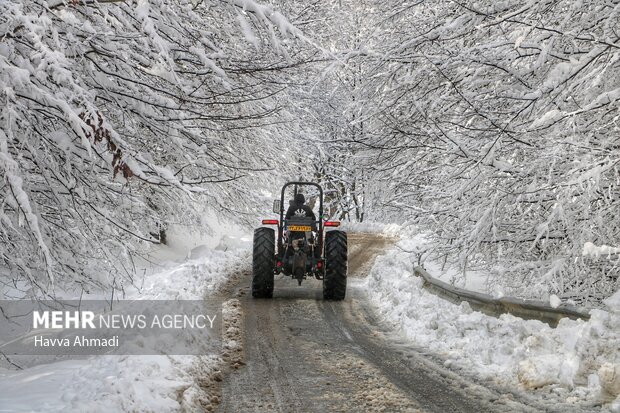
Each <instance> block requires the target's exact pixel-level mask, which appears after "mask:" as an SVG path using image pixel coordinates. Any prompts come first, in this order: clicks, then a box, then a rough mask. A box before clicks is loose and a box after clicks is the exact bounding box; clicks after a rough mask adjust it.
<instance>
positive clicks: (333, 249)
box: [323, 231, 347, 300]
mask: <svg viewBox="0 0 620 413" xmlns="http://www.w3.org/2000/svg"><path fill="white" fill-rule="evenodd" d="M346 291H347V233H346V232H344V231H328V232H326V233H325V276H324V277H323V298H324V299H325V300H344V296H345V293H346Z"/></svg>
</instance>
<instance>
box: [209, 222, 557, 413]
mask: <svg viewBox="0 0 620 413" xmlns="http://www.w3.org/2000/svg"><path fill="white" fill-rule="evenodd" d="M393 242H394V240H392V239H389V238H385V237H382V236H379V235H372V234H349V279H348V286H347V297H346V299H345V300H344V301H341V302H330V301H323V298H322V289H321V281H318V280H305V281H304V283H303V284H302V286H301V287H299V286H297V282H296V281H293V280H291V279H290V278H288V277H281V276H277V277H276V283H275V290H274V297H273V299H253V298H252V297H251V294H250V288H249V286H250V274H246V275H245V276H244V277H242V278H241V279H240V281H239V282H238V284H237V285H236V287H233V288H232V289H231V293H232V294H233V295H234V296H236V297H237V298H238V299H239V303H240V307H241V314H242V317H243V320H242V321H243V332H242V336H243V337H242V338H240V339H241V340H242V342H243V361H242V362H241V363H240V365H241V367H238V368H235V369H232V370H231V371H230V372H229V373H227V374H226V375H225V376H224V379H223V382H222V383H221V401H220V404H219V410H218V411H220V412H230V413H236V412H272V411H273V412H442V413H446V412H536V411H549V410H548V409H545V407H543V406H540V405H537V403H536V402H535V401H532V400H530V401H529V402H525V401H524V400H520V399H519V398H518V397H515V395H514V394H512V393H510V392H506V391H502V390H498V389H492V388H490V387H488V386H484V385H480V384H476V383H474V382H473V380H472V379H471V378H467V377H463V376H462V375H459V374H456V373H455V372H453V371H451V370H449V369H447V368H445V367H443V366H442V364H441V361H440V360H436V359H434V358H433V356H432V355H428V354H425V352H424V351H421V350H419V349H415V348H414V347H412V343H408V342H405V341H404V340H400V339H399V338H398V332H397V331H393V330H390V329H389V328H388V327H387V326H384V325H382V324H383V323H382V322H381V320H378V319H377V318H376V317H375V315H374V313H373V310H372V306H371V305H370V304H369V303H368V302H367V300H366V298H365V294H364V277H365V275H366V274H367V273H368V271H369V269H370V267H371V266H372V264H373V262H374V258H375V257H376V256H377V255H379V254H382V253H383V252H384V251H385V249H386V248H389V247H390V246H391V245H392V244H393Z"/></svg>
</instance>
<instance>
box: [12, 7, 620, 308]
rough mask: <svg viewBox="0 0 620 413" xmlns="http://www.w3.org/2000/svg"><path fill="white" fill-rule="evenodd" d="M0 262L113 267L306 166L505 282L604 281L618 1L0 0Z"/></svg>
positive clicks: (99, 273)
mask: <svg viewBox="0 0 620 413" xmlns="http://www.w3.org/2000/svg"><path fill="white" fill-rule="evenodd" d="M0 38H1V40H0V101H1V103H0V166H1V168H0V170H1V173H2V184H1V185H2V192H1V196H2V207H1V209H0V237H1V238H2V244H1V247H0V254H1V259H2V262H3V265H2V266H1V270H0V271H1V272H0V281H1V283H2V284H4V285H10V286H12V288H14V289H17V290H20V291H23V292H24V294H27V295H31V296H39V297H41V296H46V295H54V292H55V289H56V288H58V289H67V288H77V289H79V288H83V289H85V290H91V289H98V288H102V289H106V288H110V287H114V288H118V287H119V286H122V284H123V283H126V282H131V278H132V274H133V272H132V257H134V255H135V254H139V253H140V251H141V250H142V249H143V248H145V247H146V246H148V244H151V243H157V242H160V236H159V233H160V231H161V229H162V228H165V226H166V225H172V224H174V223H178V222H183V223H185V224H187V223H193V224H194V225H195V226H196V227H198V228H200V227H204V225H205V223H204V222H203V216H204V213H205V211H206V210H212V211H215V212H216V213H218V214H222V215H224V216H226V217H230V218H233V219H237V220H241V221H245V222H251V220H252V218H253V217H255V216H256V212H255V211H260V210H265V209H267V208H268V202H266V200H264V199H263V198H264V196H263V192H264V190H273V188H275V187H277V186H278V185H280V184H281V183H282V181H283V180H285V179H288V178H296V177H299V176H302V177H304V178H306V179H312V180H317V181H319V182H321V183H322V184H323V185H324V186H325V187H326V188H327V191H328V198H329V203H330V213H332V214H333V215H335V216H336V217H337V218H340V219H348V220H358V221H359V220H382V221H386V220H389V221H392V222H397V223H400V224H405V225H411V226H413V227H414V228H416V230H418V231H423V232H426V233H427V234H428V238H429V242H430V244H429V250H428V255H429V256H434V257H436V258H440V259H444V260H446V261H447V262H450V263H452V265H456V266H458V268H460V269H461V270H462V271H463V273H464V274H465V273H466V272H467V271H468V270H473V269H485V270H487V271H490V272H491V273H492V274H494V276H495V277H496V278H495V279H496V282H498V283H500V284H502V285H504V286H505V287H506V288H507V289H508V291H509V292H511V293H513V294H517V295H523V296H532V297H545V296H547V295H548V294H557V295H559V296H561V297H563V298H565V299H572V300H574V301H575V302H577V303H586V304H595V303H596V302H597V301H599V300H600V299H601V298H604V297H606V296H609V295H610V294H611V293H613V292H614V291H615V290H617V288H618V283H619V281H618V274H619V272H620V270H619V268H618V265H619V258H618V255H611V256H602V257H590V256H584V255H582V250H583V246H584V244H585V243H586V242H592V243H594V244H595V245H610V246H620V220H619V219H618V218H617V213H618V211H619V209H620V208H619V207H620V110H619V109H620V108H619V106H620V2H617V1H606V0H591V1H587V0H585V1H573V0H549V1H529V2H526V3H524V2H520V1H516V0H506V1H501V2H497V1H491V0H479V1H474V2H459V1H437V2H425V1H414V2H401V1H394V0H388V1H374V0H359V1H353V0H327V1H311V2H307V1H302V0H296V1H293V0H280V1H275V0H272V1H259V0H257V1H254V0H219V1H218V0H150V1H149V0H138V1H129V0H128V1H121V0H103V1H98V2H97V1H91V0H67V1H62V0H49V1H43V0H24V1H14V0H10V1H8V2H3V3H1V4H0Z"/></svg>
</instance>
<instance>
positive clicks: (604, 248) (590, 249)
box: [581, 242, 620, 257]
mask: <svg viewBox="0 0 620 413" xmlns="http://www.w3.org/2000/svg"><path fill="white" fill-rule="evenodd" d="M581 254H582V255H583V256H589V257H604V256H609V255H612V254H620V248H616V247H610V246H609V245H601V246H596V245H595V244H593V243H592V242H586V243H585V244H583V251H582V252H581Z"/></svg>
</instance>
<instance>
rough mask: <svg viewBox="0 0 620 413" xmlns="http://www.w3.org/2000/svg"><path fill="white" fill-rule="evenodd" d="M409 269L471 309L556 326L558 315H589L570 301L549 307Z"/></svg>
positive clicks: (435, 291)
mask: <svg viewBox="0 0 620 413" xmlns="http://www.w3.org/2000/svg"><path fill="white" fill-rule="evenodd" d="M413 270H414V274H415V275H417V276H419V277H422V278H423V279H424V287H425V288H426V289H427V290H429V291H430V292H431V293H433V294H435V295H437V296H439V297H441V298H443V299H445V300H448V301H451V302H453V303H455V304H460V303H461V302H463V301H467V302H468V303H469V305H470V306H471V308H472V309H474V310H476V311H480V312H483V313H485V314H488V315H491V316H494V317H499V316H500V315H501V314H506V313H510V314H512V315H514V316H517V317H520V318H524V319H528V320H540V321H543V322H545V323H547V324H549V325H551V326H552V327H555V326H557V324H558V322H559V321H560V319H562V318H564V317H568V318H571V319H573V320H576V319H582V320H588V319H590V314H589V312H588V310H586V309H584V308H579V307H575V306H572V305H561V306H559V307H557V308H553V307H551V306H550V305H549V304H547V303H545V302H544V301H536V300H522V299H519V298H514V297H503V298H493V297H491V296H490V295H487V294H482V293H479V292H475V291H469V290H465V289H462V288H458V287H455V286H453V285H450V284H448V283H446V282H443V281H440V280H438V279H436V278H433V277H432V276H431V275H430V274H429V273H428V272H426V270H425V269H424V268H422V267H420V266H418V267H414V269H413Z"/></svg>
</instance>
